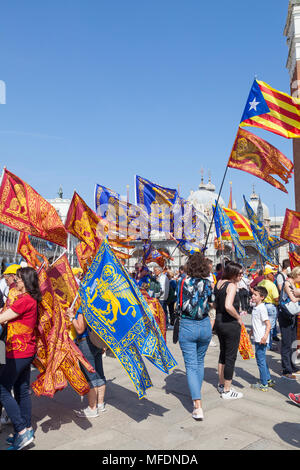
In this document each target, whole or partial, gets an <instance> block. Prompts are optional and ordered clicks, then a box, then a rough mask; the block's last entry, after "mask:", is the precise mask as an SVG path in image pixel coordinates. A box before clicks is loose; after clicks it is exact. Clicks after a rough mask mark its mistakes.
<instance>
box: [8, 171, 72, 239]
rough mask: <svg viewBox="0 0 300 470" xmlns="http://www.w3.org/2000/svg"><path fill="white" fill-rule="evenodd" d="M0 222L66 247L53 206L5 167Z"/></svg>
mask: <svg viewBox="0 0 300 470" xmlns="http://www.w3.org/2000/svg"><path fill="white" fill-rule="evenodd" d="M0 223H2V224H4V225H7V226H8V227H11V228H13V229H15V230H18V231H20V232H25V233H28V234H29V235H33V236H36V237H39V238H43V239H44V240H48V241H50V242H52V243H56V244H57V245H60V246H63V247H64V248H66V247H67V237H68V234H67V232H66V229H65V227H64V226H63V223H62V221H61V219H60V217H59V215H58V213H57V212H56V210H55V208H54V207H53V206H52V205H51V204H50V203H49V202H48V201H46V199H44V198H43V197H42V196H40V195H39V194H38V193H37V192H36V191H35V190H34V189H33V188H32V187H31V186H29V184H27V183H25V182H24V181H22V180H21V179H20V178H18V177H17V176H15V175H14V174H13V173H11V172H9V171H8V170H6V169H5V170H4V175H3V179H2V183H1V186H0Z"/></svg>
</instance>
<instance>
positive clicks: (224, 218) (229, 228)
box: [215, 203, 246, 259]
mask: <svg viewBox="0 0 300 470" xmlns="http://www.w3.org/2000/svg"><path fill="white" fill-rule="evenodd" d="M215 217H217V219H218V222H217V224H218V225H219V226H220V227H221V230H222V231H225V232H228V233H229V234H230V237H231V240H232V243H233V245H234V248H235V253H236V256H237V257H238V258H240V259H241V258H245V257H246V251H245V248H244V246H243V244H242V243H241V241H240V239H239V236H238V233H237V231H236V230H235V228H234V226H233V223H232V221H231V220H230V218H229V217H228V215H227V214H226V212H225V211H224V210H223V209H222V207H220V206H219V204H217V203H216V210H215Z"/></svg>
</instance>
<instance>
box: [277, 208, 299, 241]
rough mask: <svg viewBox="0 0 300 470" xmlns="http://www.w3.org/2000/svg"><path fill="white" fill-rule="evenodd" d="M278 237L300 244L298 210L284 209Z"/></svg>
mask: <svg viewBox="0 0 300 470" xmlns="http://www.w3.org/2000/svg"><path fill="white" fill-rule="evenodd" d="M280 237H281V238H283V239H284V240H287V241H289V242H291V243H295V245H300V212H296V211H292V210H291V209H286V211H285V217H284V221H283V225H282V228H281V234H280Z"/></svg>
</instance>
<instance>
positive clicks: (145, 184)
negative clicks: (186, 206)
mask: <svg viewBox="0 0 300 470" xmlns="http://www.w3.org/2000/svg"><path fill="white" fill-rule="evenodd" d="M177 196H178V193H177V190H176V189H170V188H166V187H163V186H159V185H158V184H155V183H152V182H151V181H149V180H147V179H145V178H142V177H141V176H136V203H137V205H138V206H139V207H141V208H142V209H143V210H144V211H145V212H147V214H148V216H149V218H150V223H151V229H152V230H158V231H161V232H171V231H172V230H171V225H172V222H171V209H172V206H173V204H174V203H175V201H176V199H177Z"/></svg>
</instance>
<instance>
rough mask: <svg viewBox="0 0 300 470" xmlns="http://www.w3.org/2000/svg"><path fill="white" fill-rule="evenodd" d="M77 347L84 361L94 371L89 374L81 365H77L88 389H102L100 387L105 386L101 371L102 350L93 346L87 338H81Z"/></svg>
mask: <svg viewBox="0 0 300 470" xmlns="http://www.w3.org/2000/svg"><path fill="white" fill-rule="evenodd" d="M78 347H79V349H80V351H81V352H82V354H83V355H84V357H85V358H86V360H87V361H88V362H89V363H90V364H91V366H93V368H94V369H95V371H96V372H89V371H88V370H87V369H86V368H85V367H84V366H83V365H82V364H81V363H80V364H79V365H80V368H81V370H82V372H83V374H84V376H85V378H86V380H87V381H88V384H89V386H90V388H95V387H102V385H105V384H106V378H105V375H104V371H103V362H102V349H99V348H97V347H96V346H94V345H93V343H92V342H91V341H90V339H89V337H88V336H87V337H86V338H82V340H81V341H80V342H79V343H78Z"/></svg>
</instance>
